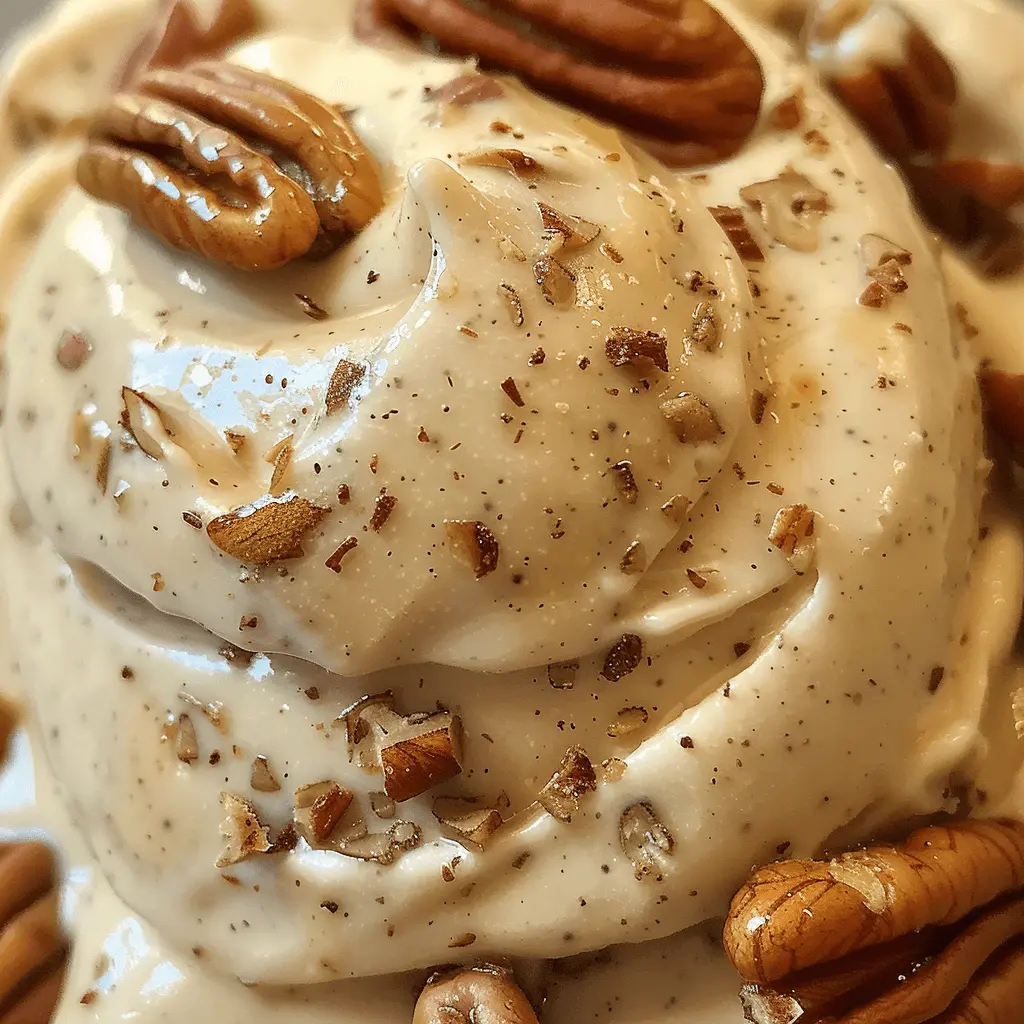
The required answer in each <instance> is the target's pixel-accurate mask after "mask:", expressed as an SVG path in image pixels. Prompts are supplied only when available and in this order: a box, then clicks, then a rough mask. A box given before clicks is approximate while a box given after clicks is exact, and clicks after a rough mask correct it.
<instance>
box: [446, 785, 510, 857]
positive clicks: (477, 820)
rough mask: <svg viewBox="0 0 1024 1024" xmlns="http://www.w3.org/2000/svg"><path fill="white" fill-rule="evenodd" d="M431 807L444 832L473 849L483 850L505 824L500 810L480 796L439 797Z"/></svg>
mask: <svg viewBox="0 0 1024 1024" xmlns="http://www.w3.org/2000/svg"><path fill="white" fill-rule="evenodd" d="M433 810H434V817H435V818H437V820H438V822H439V823H440V824H441V827H442V829H444V830H445V832H446V833H447V835H449V836H450V837H451V838H452V839H455V840H456V841H457V842H460V843H462V844H463V845H465V846H468V847H470V848H471V849H474V850H483V849H484V848H485V847H486V846H487V843H488V842H489V841H490V839H491V837H492V836H493V835H494V833H495V832H497V831H498V829H499V828H501V826H502V825H503V824H504V822H503V821H502V818H501V811H499V810H498V809H497V808H496V807H489V806H487V805H486V804H484V803H483V802H482V801H481V800H479V799H473V798H468V797H438V798H437V799H436V800H435V801H434V808H433Z"/></svg>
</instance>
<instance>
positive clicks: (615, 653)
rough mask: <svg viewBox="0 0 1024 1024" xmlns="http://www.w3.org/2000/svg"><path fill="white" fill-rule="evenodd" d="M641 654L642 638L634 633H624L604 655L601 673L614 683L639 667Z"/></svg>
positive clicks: (642, 651)
mask: <svg viewBox="0 0 1024 1024" xmlns="http://www.w3.org/2000/svg"><path fill="white" fill-rule="evenodd" d="M643 654H644V642H643V640H641V639H640V637H638V636H637V635H636V634H635V633H624V634H623V636H622V639H621V640H619V641H618V643H616V644H615V645H614V646H613V647H612V649H611V650H610V651H609V652H608V653H607V655H605V659H604V666H603V667H602V669H601V675H603V676H604V677H605V679H607V680H609V681H610V682H613V683H616V682H618V681H619V680H620V679H621V678H622V677H623V676H628V675H629V674H630V672H633V671H635V670H636V669H637V668H638V667H639V665H640V662H641V661H642V660H643Z"/></svg>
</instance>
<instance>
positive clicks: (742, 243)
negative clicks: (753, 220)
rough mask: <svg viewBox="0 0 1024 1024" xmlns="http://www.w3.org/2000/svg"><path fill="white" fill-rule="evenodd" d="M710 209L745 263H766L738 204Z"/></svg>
mask: <svg viewBox="0 0 1024 1024" xmlns="http://www.w3.org/2000/svg"><path fill="white" fill-rule="evenodd" d="M710 209H711V216H712V217H714V218H715V220H717V221H718V226H719V227H720V228H721V229H722V230H723V231H724V232H725V234H726V237H727V238H728V239H729V241H730V242H731V243H732V247H733V248H734V249H735V250H736V255H737V256H739V258H740V259H741V260H743V262H744V263H764V253H763V252H762V251H761V246H759V245H758V244H757V239H756V238H754V236H753V235H752V234H751V233H750V228H749V227H748V226H747V221H746V218H745V217H744V216H743V211H742V210H741V209H740V208H739V207H737V206H712V207H711V208H710ZM693 290H694V291H696V290H697V289H695V288H694V289H693Z"/></svg>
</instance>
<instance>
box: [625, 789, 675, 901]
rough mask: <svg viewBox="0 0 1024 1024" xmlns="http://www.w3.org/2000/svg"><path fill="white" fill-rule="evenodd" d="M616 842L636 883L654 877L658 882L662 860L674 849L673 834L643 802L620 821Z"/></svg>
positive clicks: (628, 811) (660, 876)
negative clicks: (626, 859) (633, 874)
mask: <svg viewBox="0 0 1024 1024" xmlns="http://www.w3.org/2000/svg"><path fill="white" fill-rule="evenodd" d="M619 842H620V843H621V844H622V851H623V853H625V854H626V856H627V857H628V858H629V860H630V863H631V864H632V865H633V871H634V873H635V874H636V877H637V880H638V881H640V880H642V879H644V878H653V879H654V880H655V881H657V882H660V881H661V879H662V873H663V870H664V867H663V865H664V860H665V858H666V857H671V856H672V853H673V851H674V850H675V845H676V843H675V839H673V837H672V833H671V832H669V830H668V829H667V828H666V827H665V826H664V825H663V824H662V822H661V819H660V818H659V817H658V815H657V814H656V813H655V810H654V808H653V807H652V806H651V805H650V804H649V803H648V802H647V801H646V800H642V801H641V802H640V803H636V804H633V805H632V806H631V807H627V808H626V809H625V810H624V811H623V812H622V817H621V818H620V819H619Z"/></svg>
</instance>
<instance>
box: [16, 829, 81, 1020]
mask: <svg viewBox="0 0 1024 1024" xmlns="http://www.w3.org/2000/svg"><path fill="white" fill-rule="evenodd" d="M58 898H59V893H58V891H57V889H56V888H55V887H54V865H53V854H52V853H51V852H50V851H49V850H48V849H47V848H46V847H45V846H43V845H42V844H41V843H16V844H13V845H7V846H0V1020H3V1021H8V1020H9V1021H12V1022H13V1021H46V1020H49V1019H50V1016H51V1015H52V1013H53V1011H54V1009H55V1008H56V1005H57V1000H58V998H59V996H60V990H61V986H62V985H63V981H64V968H65V953H66V948H67V943H66V940H65V937H64V935H63V933H62V931H61V926H60V915H59V912H58Z"/></svg>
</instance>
